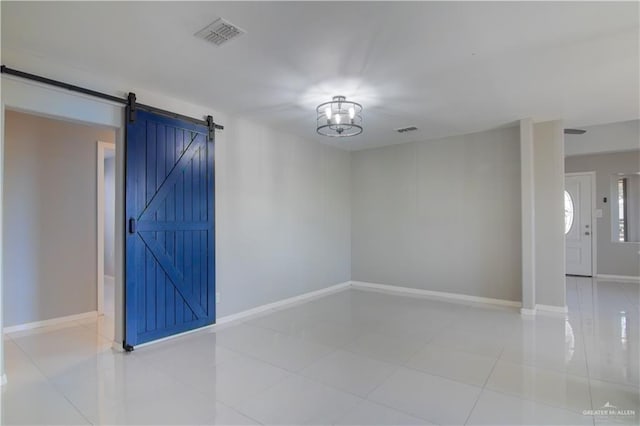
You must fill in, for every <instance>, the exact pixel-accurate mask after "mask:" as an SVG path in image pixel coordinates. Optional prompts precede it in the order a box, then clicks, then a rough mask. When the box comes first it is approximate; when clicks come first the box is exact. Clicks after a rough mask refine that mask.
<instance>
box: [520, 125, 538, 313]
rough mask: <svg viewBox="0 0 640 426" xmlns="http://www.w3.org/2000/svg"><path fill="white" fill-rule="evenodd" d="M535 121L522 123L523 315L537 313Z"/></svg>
mask: <svg viewBox="0 0 640 426" xmlns="http://www.w3.org/2000/svg"><path fill="white" fill-rule="evenodd" d="M533 155H534V149H533V120H532V119H531V118H525V119H522V120H520V189H521V209H522V210H521V220H522V225H521V226H522V234H521V236H522V308H521V310H520V312H521V313H522V314H528V315H532V314H535V308H536V268H535V265H536V250H535V248H536V246H535V179H534V163H533Z"/></svg>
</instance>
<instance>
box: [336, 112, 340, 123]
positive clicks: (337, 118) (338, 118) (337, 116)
mask: <svg viewBox="0 0 640 426" xmlns="http://www.w3.org/2000/svg"><path fill="white" fill-rule="evenodd" d="M336 124H340V114H336Z"/></svg>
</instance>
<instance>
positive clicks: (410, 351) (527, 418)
mask: <svg viewBox="0 0 640 426" xmlns="http://www.w3.org/2000/svg"><path fill="white" fill-rule="evenodd" d="M567 287H568V289H567V291H568V305H569V314H568V315H567V317H566V318H565V317H559V316H554V317H550V316H538V317H537V318H536V319H534V320H531V319H524V318H522V317H521V316H520V315H519V313H518V312H516V311H514V310H507V309H499V308H488V307H481V306H472V305H463V304H454V303H447V302H443V301H436V300H429V299H421V298H410V297H401V296H392V295H388V294H381V293H374V292H365V291H358V290H347V291H343V292H340V293H336V294H332V295H329V296H327V297H324V298H321V299H316V300H313V301H310V302H307V303H305V304H303V305H298V306H295V307H292V308H288V309H285V310H280V311H275V312H271V313H269V314H266V315H263V316H261V317H259V318H254V319H251V320H248V321H246V322H243V323H239V324H238V323H236V324H233V325H230V326H227V327H223V328H219V329H216V330H208V331H204V332H200V333H196V334H192V335H190V336H185V337H182V338H179V339H176V340H173V341H168V342H165V343H160V344H157V345H153V346H149V347H145V348H138V349H137V350H136V351H134V352H133V353H130V354H124V353H116V352H113V351H112V350H111V349H110V343H109V339H108V338H105V336H108V335H109V332H110V330H109V327H106V326H105V324H101V321H99V322H97V323H96V322H95V321H93V322H88V321H84V322H78V323H73V324H66V325H64V326H58V327H54V328H49V329H41V330H37V331H36V332H33V331H32V332H29V333H16V334H12V335H8V336H5V344H6V346H5V347H6V368H7V375H8V377H9V383H8V385H7V386H6V387H4V388H3V389H2V406H1V407H2V421H3V424H69V425H71V424H88V423H93V424H322V425H329V424H336V425H368V424H379V425H413V424H415V425H417V424H442V425H454V424H455V425H461V424H486V425H489V424H490V425H494V424H509V425H511V424H562V425H573V424H576V425H582V424H588V425H594V424H596V425H599V424H610V423H627V424H638V423H639V417H638V414H639V413H640V391H639V389H640V376H639V365H640V354H639V352H638V349H639V342H640V335H639V309H640V294H639V289H640V285H638V284H637V283H622V282H603V281H595V280H591V279H581V278H580V279H579V278H571V277H569V278H568V279H567ZM605 404H607V407H610V406H616V407H617V409H614V408H605V409H603V408H602V407H603V406H605ZM586 410H604V411H608V410H611V411H612V412H615V415H613V414H612V415H598V416H595V417H593V416H591V415H588V414H589V413H588V412H587V415H585V414H584V413H585V411H586ZM616 410H617V411H616ZM622 410H627V411H625V412H623V411H622ZM629 410H634V411H635V414H633V415H622V414H625V413H629V412H630V411H629ZM598 414H601V413H598ZM618 414H620V415H618Z"/></svg>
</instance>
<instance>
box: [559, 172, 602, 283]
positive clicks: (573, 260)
mask: <svg viewBox="0 0 640 426" xmlns="http://www.w3.org/2000/svg"><path fill="white" fill-rule="evenodd" d="M594 206H595V173H593V172H585V173H567V174H565V190H564V235H565V258H566V274H567V275H576V276H585V277H591V276H594V275H595V264H596V259H595V257H596V252H595V247H596V245H595V239H596V229H595V227H596V221H595V220H594V212H595V207H594Z"/></svg>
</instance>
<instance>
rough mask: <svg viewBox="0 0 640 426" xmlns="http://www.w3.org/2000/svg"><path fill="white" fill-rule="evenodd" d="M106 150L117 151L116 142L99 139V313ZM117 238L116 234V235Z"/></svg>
mask: <svg viewBox="0 0 640 426" xmlns="http://www.w3.org/2000/svg"><path fill="white" fill-rule="evenodd" d="M106 151H113V152H114V155H115V153H116V144H114V143H110V142H103V141H98V155H97V164H96V165H97V170H98V179H97V182H96V183H97V187H98V190H97V194H98V195H97V197H98V199H97V200H96V202H97V206H98V224H97V225H98V226H97V229H96V231H97V237H98V238H97V241H98V250H97V254H98V258H97V265H98V268H97V274H98V276H97V277H96V282H97V284H98V315H102V314H104V240H105V233H104V208H105V205H104V195H105V194H104V160H105V158H106V157H105V154H106ZM114 239H115V235H114Z"/></svg>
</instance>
